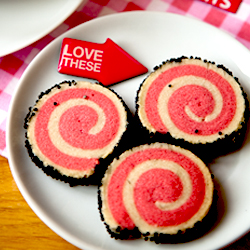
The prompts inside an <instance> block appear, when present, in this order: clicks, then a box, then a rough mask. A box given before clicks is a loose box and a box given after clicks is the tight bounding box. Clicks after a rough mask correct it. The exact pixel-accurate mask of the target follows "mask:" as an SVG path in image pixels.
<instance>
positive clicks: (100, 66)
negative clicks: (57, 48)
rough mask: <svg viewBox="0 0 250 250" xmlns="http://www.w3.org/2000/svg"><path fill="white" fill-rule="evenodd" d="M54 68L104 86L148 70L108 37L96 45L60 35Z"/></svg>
mask: <svg viewBox="0 0 250 250" xmlns="http://www.w3.org/2000/svg"><path fill="white" fill-rule="evenodd" d="M58 71H59V72H60V73H63V74H68V75H75V76H80V77H84V78H90V79H95V80H97V81H99V82H101V83H102V84H103V85H106V86H108V85H112V84H114V83H117V82H120V81H123V80H126V79H129V78H132V77H135V76H137V75H141V74H144V73H147V72H148V69H147V68H146V67H144V66H143V65H142V64H141V63H139V62H138V61H137V60H136V59H134V58H133V57H132V56H130V55H129V54H128V53H127V52H126V51H124V50H123V49H122V48H121V47H119V46H118V45H117V44H116V43H114V42H113V41H112V40H111V39H107V40H106V42H105V43H104V44H98V43H92V42H86V41H82V40H76V39H71V38H64V39H63V43H62V48H61V54H60V60H59V64H58Z"/></svg>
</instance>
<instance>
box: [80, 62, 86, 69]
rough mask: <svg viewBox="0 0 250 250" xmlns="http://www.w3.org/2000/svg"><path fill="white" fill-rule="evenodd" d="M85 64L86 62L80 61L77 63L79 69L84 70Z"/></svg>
mask: <svg viewBox="0 0 250 250" xmlns="http://www.w3.org/2000/svg"><path fill="white" fill-rule="evenodd" d="M85 64H86V61H84V60H80V62H79V69H83V70H85Z"/></svg>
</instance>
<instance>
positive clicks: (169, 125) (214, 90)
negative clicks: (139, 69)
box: [137, 57, 248, 145]
mask: <svg viewBox="0 0 250 250" xmlns="http://www.w3.org/2000/svg"><path fill="white" fill-rule="evenodd" d="M137 107H138V108H137V113H138V117H139V119H140V122H141V123H142V125H143V127H145V128H146V129H147V130H148V131H149V132H150V133H161V134H170V135H171V137H172V138H174V139H176V140H183V141H185V142H188V143H190V144H199V145H201V144H203V145H204V144H212V143H214V142H216V141H221V140H224V139H225V138H227V137H228V136H231V138H230V140H231V141H235V139H236V138H235V137H236V136H237V134H239V133H240V130H241V129H242V127H243V124H244V123H246V120H247V118H246V112H245V111H246V109H247V107H248V102H247V99H246V96H245V93H244V92H243V90H242V88H241V86H240V85H239V83H238V82H237V80H236V79H235V78H234V77H233V76H232V74H231V73H230V72H229V71H228V70H227V69H226V68H224V67H223V66H216V65H215V64H214V63H211V62H207V61H202V60H200V59H197V58H196V59H193V58H191V59H188V58H186V57H182V58H178V59H172V60H170V61H167V62H165V63H164V64H163V65H161V66H160V67H156V68H155V71H154V72H153V73H151V74H150V75H149V76H148V77H147V79H145V81H144V82H143V83H142V85H141V87H140V90H139V91H138V96H137ZM235 132H237V133H235ZM171 143H172V142H171ZM177 144H178V143H177Z"/></svg>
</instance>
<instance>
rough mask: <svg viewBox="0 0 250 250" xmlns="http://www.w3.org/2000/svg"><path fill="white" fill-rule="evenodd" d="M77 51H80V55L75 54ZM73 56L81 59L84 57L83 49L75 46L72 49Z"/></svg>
mask: <svg viewBox="0 0 250 250" xmlns="http://www.w3.org/2000/svg"><path fill="white" fill-rule="evenodd" d="M77 50H80V54H77ZM73 55H74V56H75V57H77V58H81V57H83V55H84V49H83V48H82V47H80V46H77V47H75V48H74V49H73Z"/></svg>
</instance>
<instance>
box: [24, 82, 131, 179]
mask: <svg viewBox="0 0 250 250" xmlns="http://www.w3.org/2000/svg"><path fill="white" fill-rule="evenodd" d="M31 114H33V115H31V118H30V119H29V122H28V133H27V138H28V140H29V143H30V144H31V145H32V150H33V153H34V155H36V156H37V157H38V158H39V159H40V160H41V161H42V162H43V164H44V165H45V166H47V165H50V166H53V167H54V168H55V169H57V170H58V171H59V172H61V173H63V174H65V175H69V176H73V177H77V178H79V177H83V176H89V175H91V174H92V173H93V172H94V169H95V166H96V165H97V164H98V163H99V159H100V158H105V157H107V155H109V154H110V153H111V152H112V151H113V149H114V147H115V146H116V145H117V144H118V142H119V140H120V139H121V136H122V134H123V133H124V131H125V130H126V125H127V120H126V119H127V116H126V111H125V108H124V106H123V104H122V102H121V100H120V99H119V98H118V96H117V95H116V94H115V93H114V92H111V91H110V90H109V89H107V88H105V87H103V86H101V85H99V84H92V83H89V82H77V83H76V82H73V83H63V84H60V85H56V86H55V87H53V88H52V89H50V90H49V91H48V93H46V94H44V95H43V96H42V97H41V98H40V99H39V100H38V102H37V104H36V105H35V106H34V107H33V110H32V112H31Z"/></svg>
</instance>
